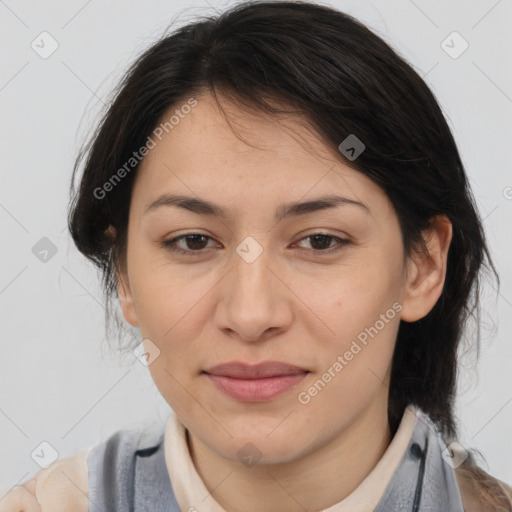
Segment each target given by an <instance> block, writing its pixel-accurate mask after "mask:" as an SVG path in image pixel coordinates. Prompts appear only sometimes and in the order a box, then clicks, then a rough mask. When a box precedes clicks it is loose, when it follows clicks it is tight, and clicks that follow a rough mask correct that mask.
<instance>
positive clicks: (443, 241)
mask: <svg viewBox="0 0 512 512" xmlns="http://www.w3.org/2000/svg"><path fill="white" fill-rule="evenodd" d="M423 239H424V240H425V243H426V246H427V250H428V255H425V254H423V253H421V252H420V251H417V252H415V253H414V254H413V255H412V256H411V258H410V259H409V260H408V262H407V277H406V280H405V289H404V296H403V298H402V311H401V319H402V320H404V321H406V322H415V321H416V320H419V319H421V318H423V317H424V316H426V315H427V314H428V313H429V312H430V310H431V309H432V308H433V307H434V306H435V304H436V302H437V300H438V299H439V297H440V296H441V293H442V291H443V286H444V281H445V277H446V266H447V260H448V249H449V247H450V242H451V240H452V223H451V222H450V220H449V219H448V217H446V215H437V216H435V217H433V218H432V221H431V224H430V227H429V228H428V229H427V230H425V231H424V232H423Z"/></svg>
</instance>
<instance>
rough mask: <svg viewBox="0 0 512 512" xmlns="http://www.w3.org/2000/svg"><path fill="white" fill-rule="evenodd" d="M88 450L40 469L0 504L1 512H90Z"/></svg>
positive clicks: (15, 488)
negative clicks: (69, 511)
mask: <svg viewBox="0 0 512 512" xmlns="http://www.w3.org/2000/svg"><path fill="white" fill-rule="evenodd" d="M89 451H90V449H89V448H87V449H85V450H82V451H80V452H78V453H76V454H74V455H71V456H69V457H64V458H62V459H58V460H56V461H55V462H53V464H51V465H50V466H48V467H47V468H45V469H42V470H40V471H39V472H38V473H36V474H35V476H34V477H32V478H31V479H30V480H28V481H27V482H24V483H22V484H21V485H17V486H16V487H14V488H13V489H12V490H11V491H10V492H9V493H8V494H7V495H6V496H5V497H4V498H3V499H2V501H0V512H12V511H13V510H16V512H18V511H19V512H25V511H30V512H32V511H33V512H42V511H46V510H51V511H52V512H61V511H62V512H64V511H67V510H70V509H72V510H74V511H76V512H87V510H88V507H89V501H88V471H87V457H88V454H89Z"/></svg>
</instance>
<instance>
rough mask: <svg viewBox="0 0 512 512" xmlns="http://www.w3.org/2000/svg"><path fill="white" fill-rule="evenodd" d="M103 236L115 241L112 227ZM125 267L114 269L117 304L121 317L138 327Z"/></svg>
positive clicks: (114, 232) (114, 231)
mask: <svg viewBox="0 0 512 512" xmlns="http://www.w3.org/2000/svg"><path fill="white" fill-rule="evenodd" d="M105 234H106V235H107V236H108V237H110V238H112V241H113V242H114V240H115V235H116V230H115V228H114V226H112V225H110V226H109V227H108V228H107V229H106V230H105ZM126 267H127V266H126V265H123V270H122V271H121V270H118V269H114V278H115V281H116V286H117V295H118V297H119V303H120V305H121V311H122V312H123V316H124V318H125V320H126V321H127V322H128V323H129V324H131V325H133V327H138V325H139V320H138V318H137V312H136V309H135V304H134V300H133V294H132V289H131V286H130V280H129V278H128V272H127V269H126Z"/></svg>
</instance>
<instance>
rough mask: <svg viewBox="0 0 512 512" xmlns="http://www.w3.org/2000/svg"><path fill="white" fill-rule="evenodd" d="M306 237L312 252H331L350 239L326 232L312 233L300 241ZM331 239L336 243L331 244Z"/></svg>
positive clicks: (347, 242)
mask: <svg viewBox="0 0 512 512" xmlns="http://www.w3.org/2000/svg"><path fill="white" fill-rule="evenodd" d="M308 239H309V240H310V244H311V246H312V247H313V249H312V250H313V252H316V253H331V252H334V251H337V250H339V249H341V248H342V247H343V246H344V245H347V244H349V243H350V240H347V239H345V238H340V237H337V236H334V235H328V234H326V233H314V234H312V235H308V236H305V237H304V238H302V239H301V240H300V242H302V241H303V240H308ZM333 241H335V242H337V244H336V245H331V242H333ZM315 246H316V247H315Z"/></svg>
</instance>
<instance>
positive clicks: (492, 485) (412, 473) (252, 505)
mask: <svg viewBox="0 0 512 512" xmlns="http://www.w3.org/2000/svg"><path fill="white" fill-rule="evenodd" d="M84 161H85V165H84V170H83V175H82V177H81V179H80V184H79V187H78V189H77V192H76V194H75V196H74V197H73V201H72V203H71V207H70V216H69V227H70V231H71V234H72V237H73V240H74V241H75V243H76V245H77V247H78V249H79V250H80V251H81V252H82V253H83V254H84V255H85V256H86V257H87V258H89V259H90V260H91V261H93V262H94V263H95V264H96V265H97V266H98V267H99V268H100V269H101V270H102V272H103V274H102V275H103V279H104V286H105V291H106V295H107V299H112V298H118V299H119V302H120V306H121V310H122V313H123V316H124V319H125V320H126V322H127V323H128V324H130V325H131V326H134V327H136V328H138V329H139V330H140V334H141V338H142V339H143V357H142V356H141V358H142V359H143V360H144V361H145V362H146V364H147V365H148V367H149V370H150V372H151V375H152V377H153V379H154V381H155V383H156V386H157V387H158V389H159V391H160V392H161V394H162V396H163V397H164V398H165V400H166V401H167V402H168V404H169V405H170V406H171V408H172V413H171V415H170V417H169V421H168V423H167V426H166V428H165V431H164V432H161V431H159V430H158V429H147V430H146V429H143V430H140V431H130V430H122V431H119V432H117V433H116V434H115V435H113V436H111V437H110V438H109V439H107V440H105V442H104V443H102V444H101V445H98V446H95V447H92V448H88V449H87V450H83V451H82V452H80V453H78V454H76V455H74V456H72V457H68V458H66V459H62V460H60V461H57V462H56V463H54V465H52V466H50V468H48V469H46V470H43V471H41V472H40V473H38V474H37V475H36V477H35V478H34V479H32V480H31V481H29V482H27V483H26V484H24V485H23V486H20V487H18V488H16V489H15V490H14V491H13V492H12V493H11V494H10V495H9V496H8V497H7V499H6V500H4V501H6V503H7V505H5V504H4V505H1V506H0V510H27V511H29V510H30V511H32V510H34V511H35V510H60V509H62V510H69V509H70V508H72V509H73V510H103V511H107V510H108V511H109V512H111V511H118V510H119V511H120V510H127V509H130V510H152V511H164V510H175V511H178V510H181V511H185V510H188V511H190V512H191V511H200V512H203V511H223V510H225V511H235V510H240V511H241V510H243V511H244V512H260V511H265V512H268V511H301V510H311V511H320V510H328V511H329V512H335V511H337V512H340V511H350V512H358V511H359V512H367V511H378V512H384V511H427V510H429V511H432V510H440V511H441V510H442V511H447V510H449V511H453V512H455V511H458V512H459V511H460V512H462V511H463V510H466V511H473V510H478V511H482V510H492V511H496V510H503V511H506V510H512V489H511V488H510V487H508V486H507V485H506V484H505V483H504V482H500V481H499V480H497V479H495V478H493V477H491V476H490V475H488V474H487V473H485V472H484V471H483V470H482V469H480V468H479V467H478V466H477V465H476V463H475V461H474V456H473V454H472V453H471V452H469V451H468V450H466V449H464V448H463V447H462V446H460V444H459V443H457V441H456V438H457V429H456V425H455V418H454V414H453V403H454V399H455V382H456V369H457V357H456V354H457V346H458V343H459V341H460V339H461V335H462V332H463V328H464V325H465V322H466V319H467V318H468V316H469V315H470V314H471V313H472V312H473V310H474V308H475V305H476V303H477V301H478V286H479V279H480V276H481V272H482V269H483V268H484V264H486V263H488V264H489V267H490V268H492V269H493V270H494V266H493V264H492V261H491V258H490V255H489V253H488V249H487V247H486V243H485V237H484V233H483V230H482V225H481V222H480V219H479V216H478V214H477V212H476V209H475V205H474V200H473V197H472V194H471V191H470V188H469V185H468V182H467V177H466V174H465V171H464V168H463V165H462V163H461V159H460V156H459V153H458V150H457V147H456V145H455V142H454V139H453V137H452V134H451V133H450V130H449V127H448V126H447V123H446V121H445V119H444V117H443V115H442V113H441V110H440V108H439V106H438V104H437V102H436V100H435V98H434V96H433V94H432V92H431V91H430V90H429V88H428V87H427V86H426V84H425V83H424V82H423V80H422V79H421V78H420V77H419V76H418V75H417V73H416V72H415V71H414V70H413V69H412V68H411V66H410V65H408V64H407V63H406V62H405V61H404V60H403V59H402V58H401V57H400V56H399V55H397V53H395V52H394V51H393V50H392V49H391V48H390V47H389V46H388V45H387V44H386V43H385V42H384V41H383V40H382V39H380V38H379V37H377V36H376V35H375V34H373V33H372V32H371V31H370V30H369V29H367V28H366V27H365V26H363V25H362V24H361V23H359V22H358V21H356V20H355V19H353V18H351V17H350V16H348V15H346V14H343V13H341V12H338V11H336V10H334V9H331V8H328V7H324V6H320V5H315V4H311V3H305V2H300V3H299V2H258V3H254V4H251V3H242V4H239V5H237V6H235V7H233V8H231V9H229V10H228V11H226V12H225V13H223V14H222V15H220V16H219V17H216V18H208V19H204V20H201V21H198V22H196V23H192V24H190V25H187V26H185V27H183V28H181V29H179V30H176V31H175V32H174V33H173V34H171V35H170V36H168V37H165V38H163V39H162V40H161V41H159V42H158V43H156V44H155V45H153V47H151V48H150V49H149V50H148V51H147V52H145V53H144V54H143V55H142V56H141V57H140V58H139V59H138V60H137V62H135V63H134V65H133V66H132V67H131V69H130V70H129V72H128V73H127V75H126V77H125V78H124V80H123V82H122V83H121V84H120V86H119V90H118V93H117V96H116V98H115V99H114V101H113V102H112V104H111V105H110V107H109V109H108V111H107V113H106V114H105V116H104V118H103V120H102V123H101V126H100V127H99V129H98V131H97V133H95V135H94V137H93V139H92V140H91V142H90V145H89V146H87V147H86V148H85V149H84V151H83V152H82V154H81V155H80V156H79V157H78V159H77V163H76V166H75V172H76V171H77V169H78V168H79V166H80V164H81V163H82V162H84ZM486 260H487V261H486ZM127 348H128V349H129V350H133V348H134V347H133V346H132V345H130V346H128V347H127ZM9 500H11V501H9ZM2 506H3V508H1V507H2ZM6 507H7V508H6ZM9 507H10V508H9ZM59 507H60V509H59Z"/></svg>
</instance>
